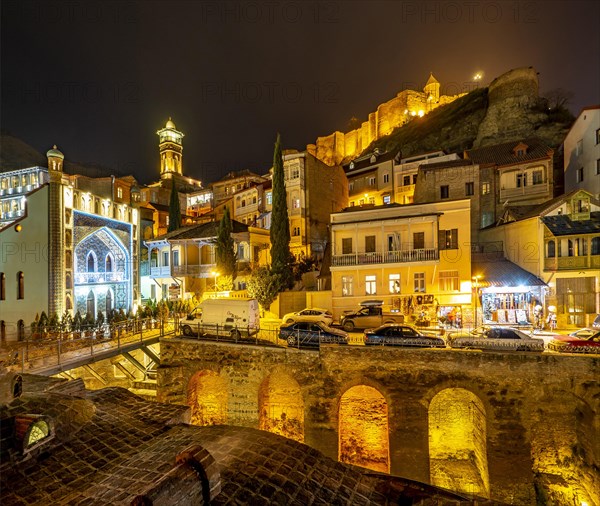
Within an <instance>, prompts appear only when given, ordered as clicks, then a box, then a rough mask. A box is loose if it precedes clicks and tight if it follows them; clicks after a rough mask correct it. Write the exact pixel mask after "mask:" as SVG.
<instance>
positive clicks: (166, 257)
mask: <svg viewBox="0 0 600 506" xmlns="http://www.w3.org/2000/svg"><path fill="white" fill-rule="evenodd" d="M168 265H169V252H168V251H163V266H164V267H167V266H168Z"/></svg>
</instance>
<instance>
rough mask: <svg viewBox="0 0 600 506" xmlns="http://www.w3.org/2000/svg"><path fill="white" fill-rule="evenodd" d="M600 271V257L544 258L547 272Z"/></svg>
mask: <svg viewBox="0 0 600 506" xmlns="http://www.w3.org/2000/svg"><path fill="white" fill-rule="evenodd" d="M582 269H600V255H587V256H577V257H576V256H572V257H552V258H544V270H545V271H568V270H582Z"/></svg>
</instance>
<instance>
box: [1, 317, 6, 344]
mask: <svg viewBox="0 0 600 506" xmlns="http://www.w3.org/2000/svg"><path fill="white" fill-rule="evenodd" d="M0 340H1V341H6V324H5V323H4V320H0Z"/></svg>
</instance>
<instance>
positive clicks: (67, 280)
mask: <svg viewBox="0 0 600 506" xmlns="http://www.w3.org/2000/svg"><path fill="white" fill-rule="evenodd" d="M65 288H66V289H67V290H70V289H71V288H73V283H72V280H71V275H70V274H67V275H66V276H65Z"/></svg>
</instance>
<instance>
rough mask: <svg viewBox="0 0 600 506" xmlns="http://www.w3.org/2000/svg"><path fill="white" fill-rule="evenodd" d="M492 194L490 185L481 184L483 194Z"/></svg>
mask: <svg viewBox="0 0 600 506" xmlns="http://www.w3.org/2000/svg"><path fill="white" fill-rule="evenodd" d="M489 193H490V183H481V194H482V195H487V194H489Z"/></svg>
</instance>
